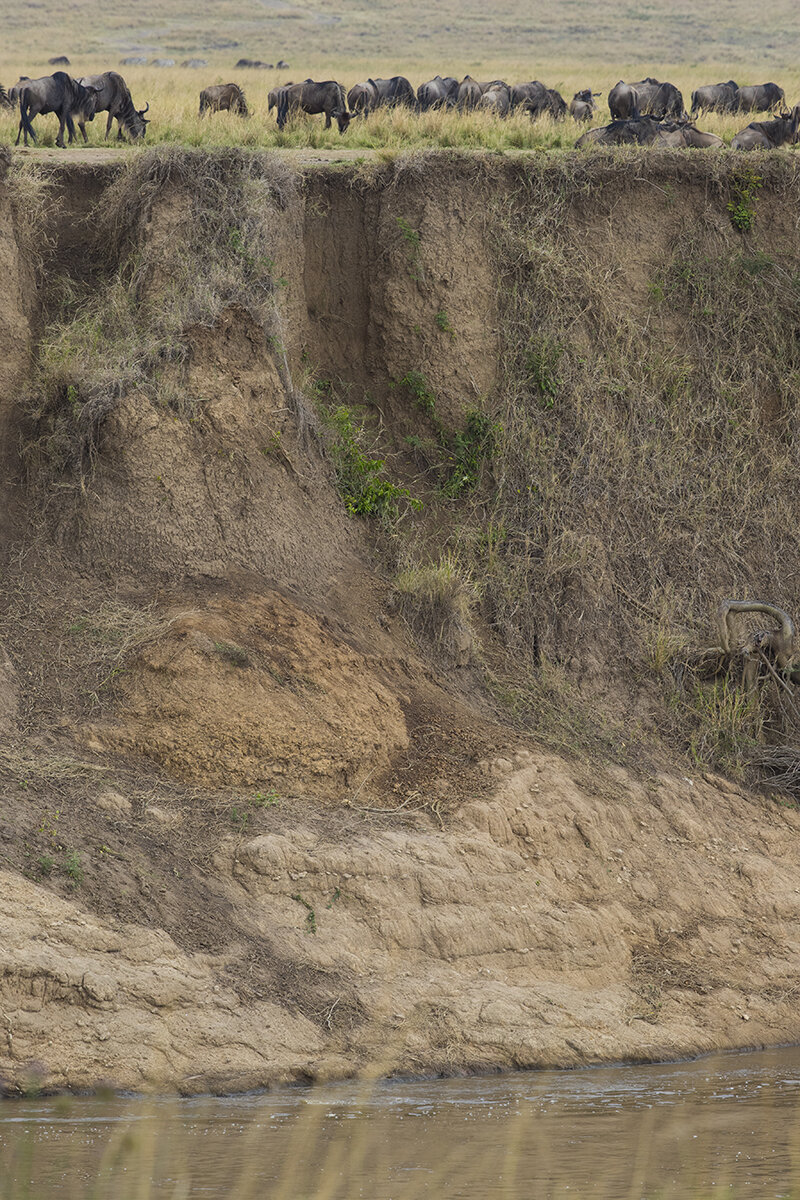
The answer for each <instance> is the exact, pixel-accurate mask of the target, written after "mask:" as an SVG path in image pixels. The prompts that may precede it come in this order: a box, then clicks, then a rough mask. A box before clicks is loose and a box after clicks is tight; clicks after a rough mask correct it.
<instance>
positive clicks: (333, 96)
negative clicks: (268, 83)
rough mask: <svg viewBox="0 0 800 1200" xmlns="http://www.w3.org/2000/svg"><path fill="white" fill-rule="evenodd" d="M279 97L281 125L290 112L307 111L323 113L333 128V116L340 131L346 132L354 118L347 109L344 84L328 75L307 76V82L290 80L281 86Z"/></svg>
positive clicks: (327, 127) (328, 125)
mask: <svg viewBox="0 0 800 1200" xmlns="http://www.w3.org/2000/svg"><path fill="white" fill-rule="evenodd" d="M277 100H278V128H279V129H283V127H284V125H285V124H286V121H287V119H288V117H289V113H290V112H304V113H308V115H309V116H316V115H317V114H318V113H324V114H325V128H326V129H330V127H331V119H333V120H335V121H336V124H337V125H338V127H339V133H344V131H345V130H346V129H347V126H348V125H349V124H350V122H351V120H352V118H353V114H352V113H351V112H348V109H347V97H346V96H345V92H344V88H343V87H342V85H341V83H337V82H336V80H335V79H325V80H323V81H322V82H320V83H315V82H314V80H313V79H307V80H306V81H305V83H291V84H287V85H286V87H282V88H278V97H277Z"/></svg>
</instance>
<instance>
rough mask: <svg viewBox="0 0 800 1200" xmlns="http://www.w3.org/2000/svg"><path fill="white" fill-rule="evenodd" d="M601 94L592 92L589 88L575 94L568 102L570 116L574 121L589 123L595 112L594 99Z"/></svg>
mask: <svg viewBox="0 0 800 1200" xmlns="http://www.w3.org/2000/svg"><path fill="white" fill-rule="evenodd" d="M602 94H603V93H602V92H593V91H592V89H591V88H584V89H583V91H582V92H576V93H575V95H574V96H573V97H572V99H571V100H570V104H569V111H570V116H572V117H574V118H575V120H576V121H591V119H592V117H593V116H594V114H595V112H596V110H597V105H596V104H595V102H594V98H595V96H602Z"/></svg>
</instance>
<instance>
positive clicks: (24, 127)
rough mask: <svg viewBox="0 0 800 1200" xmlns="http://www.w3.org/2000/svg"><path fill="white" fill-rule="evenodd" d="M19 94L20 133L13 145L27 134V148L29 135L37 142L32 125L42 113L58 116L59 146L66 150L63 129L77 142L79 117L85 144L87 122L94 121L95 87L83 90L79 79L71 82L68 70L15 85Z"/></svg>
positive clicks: (70, 138) (71, 139)
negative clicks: (35, 118)
mask: <svg viewBox="0 0 800 1200" xmlns="http://www.w3.org/2000/svg"><path fill="white" fill-rule="evenodd" d="M16 86H17V88H18V95H19V116H20V121H19V132H18V133H17V140H16V142H15V143H14V144H15V145H17V146H18V145H19V139H20V137H21V136H22V134H23V133H24V134H25V145H26V146H27V144H28V134H30V135H31V137H32V138H33V140H34V142H36V141H37V137H36V133H35V132H34V128H33V125H32V124H31V122H32V121H33V119H34V117H38V116H39V115H40V114H41V113H55V114H56V116H57V117H58V121H59V126H58V137H57V138H56V145H57V146H60V147H61V149H62V150H63V149H64V127H65V126H66V127H67V129H68V131H69V140H70V143H72V142H73V141H74V140H75V126H74V124H73V118H75V117H77V119H78V121H79V123H80V126H81V131H82V133H83V138H84V141H88V140H89V139H88V138H87V136H86V129H85V127H84V122H85V121H93V120H94V110H95V104H96V103H97V92H96V90H95V89H94V88H92V87H84V86H83V85H82V84H80V83H78V81H77V80H76V79H72V78H71V77H70V76H69V75H67V74H66V72H65V71H56V72H55V74H53V75H44V76H42V78H41V79H26V80H24V81H23V80H20V82H19V84H18V85H16Z"/></svg>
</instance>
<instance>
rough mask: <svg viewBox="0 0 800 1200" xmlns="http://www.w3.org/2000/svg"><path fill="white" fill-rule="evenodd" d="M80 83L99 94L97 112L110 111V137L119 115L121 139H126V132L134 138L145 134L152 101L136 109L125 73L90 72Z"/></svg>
mask: <svg viewBox="0 0 800 1200" xmlns="http://www.w3.org/2000/svg"><path fill="white" fill-rule="evenodd" d="M79 83H81V84H82V85H83V86H84V87H91V88H94V90H95V92H96V93H97V103H96V104H95V112H96V113H99V112H107V113H108V121H107V122H106V137H108V135H109V134H110V133H111V126H112V125H113V124H114V120H115V118H116V121H117V139H118V140H121V139H122V134H123V132H125V133H127V135H128V137H129V138H131V140H132V141H136V139H137V138H143V137H144V135H145V133H146V132H147V126H148V125H149V124H150V122H149V121H147V120H145V113H146V112H149V111H150V104H149V103H148V104H146V105H145V107H144V108H142V109H137V108H135V107H134V104H133V100H132V99H131V94H130V92H129V91H128V85H127V83H126V82H125V80H124V79H123V78H122V76H121V75H118V74H117V72H116V71H104V72H103V74H102V75H86V76H84V78H83V79H81V80H79ZM80 128H81V132H82V133H83V134H84V137H85V136H86V131H85V130H84V129H83V126H82V125H81V126H80Z"/></svg>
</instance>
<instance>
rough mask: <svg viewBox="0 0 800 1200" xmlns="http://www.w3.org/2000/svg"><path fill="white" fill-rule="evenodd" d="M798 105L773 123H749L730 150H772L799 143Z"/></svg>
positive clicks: (735, 139)
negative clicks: (787, 144)
mask: <svg viewBox="0 0 800 1200" xmlns="http://www.w3.org/2000/svg"><path fill="white" fill-rule="evenodd" d="M798 130H800V104H796V105H795V106H794V108H793V109H792V111H791V112H787V111H786V109H784V110H783V112H782V113H781V114H780V116H779V117H776V118H775V120H774V121H751V122H750V124H749V125H748V126H747V128H746V129H741V130H740V131H739V133H737V134H736V137H735V138H734V139H733V141H732V142H731V149H732V150H774V149H775V147H776V146H785V145H786V143H787V142H789V143H790V144H791V145H792V146H794V145H796V143H797V142H798V141H800V136H798Z"/></svg>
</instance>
